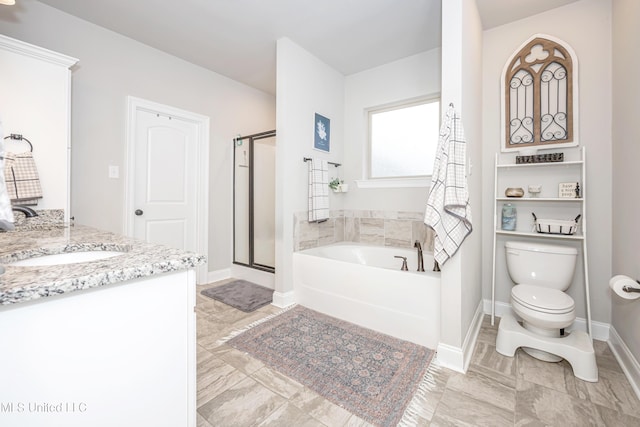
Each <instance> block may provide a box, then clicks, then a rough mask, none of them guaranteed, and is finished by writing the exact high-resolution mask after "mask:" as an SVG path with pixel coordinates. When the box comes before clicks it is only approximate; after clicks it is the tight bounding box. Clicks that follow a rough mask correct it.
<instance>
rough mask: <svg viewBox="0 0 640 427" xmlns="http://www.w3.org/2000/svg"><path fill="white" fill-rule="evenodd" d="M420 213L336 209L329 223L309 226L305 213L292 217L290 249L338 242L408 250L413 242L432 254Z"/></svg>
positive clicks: (427, 230) (430, 234) (330, 214)
mask: <svg viewBox="0 0 640 427" xmlns="http://www.w3.org/2000/svg"><path fill="white" fill-rule="evenodd" d="M423 220H424V213H423V212H403V211H369V210H338V211H331V212H330V213H329V220H328V221H325V222H321V223H310V222H308V220H307V212H298V213H296V214H295V215H294V237H293V239H294V249H295V250H296V251H301V250H304V249H311V248H316V247H318V246H324V245H330V244H332V243H338V242H343V241H346V242H358V243H367V244H373V245H379V246H394V247H400V248H412V247H413V244H414V242H415V241H416V240H417V241H419V242H421V243H422V247H423V250H424V251H426V252H433V233H432V231H431V229H430V228H428V227H427V226H426V225H425V224H424V222H423Z"/></svg>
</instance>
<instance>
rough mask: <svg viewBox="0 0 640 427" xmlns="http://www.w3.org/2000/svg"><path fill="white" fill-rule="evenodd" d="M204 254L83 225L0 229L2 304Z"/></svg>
mask: <svg viewBox="0 0 640 427" xmlns="http://www.w3.org/2000/svg"><path fill="white" fill-rule="evenodd" d="M93 250H116V251H123V252H126V253H124V254H123V255H119V256H115V257H113V258H108V259H103V260H99V261H92V262H85V263H75V264H64V265H53V266H46V267H45V266H39V267H16V266H11V265H10V263H11V262H12V261H17V260H20V259H26V258H32V257H36V256H41V255H49V254H57V253H63V252H77V251H93ZM204 261H205V257H204V256H203V255H198V254H194V253H190V252H185V251H182V250H179V249H173V248H168V247H166V246H161V245H154V244H149V243H145V242H141V241H137V240H134V239H131V238H128V237H124V236H120V235H117V234H113V233H110V232H106V231H102V230H97V229H95V228H91V227H86V226H73V227H50V228H40V229H36V230H30V229H27V230H24V229H22V230H19V231H14V232H9V233H0V265H3V266H4V267H5V269H6V271H5V273H4V274H2V275H0V305H6V304H16V303H21V302H25V301H30V300H34V299H38V298H45V297H48V296H52V295H58V294H63V293H68V292H74V291H78V290H83V289H89V288H96V287H99V286H104V285H109V284H112V283H119V282H125V281H128V280H132V279H137V278H141V277H147V276H152V275H156V274H161V273H166V272H171V271H178V270H186V269H189V268H193V267H196V266H198V265H200V264H202V263H203V262H204Z"/></svg>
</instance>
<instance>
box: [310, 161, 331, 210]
mask: <svg viewBox="0 0 640 427" xmlns="http://www.w3.org/2000/svg"><path fill="white" fill-rule="evenodd" d="M307 164H308V165H309V222H322V221H326V220H328V219H329V165H328V163H327V161H326V160H315V159H311V160H310V161H308V162H307Z"/></svg>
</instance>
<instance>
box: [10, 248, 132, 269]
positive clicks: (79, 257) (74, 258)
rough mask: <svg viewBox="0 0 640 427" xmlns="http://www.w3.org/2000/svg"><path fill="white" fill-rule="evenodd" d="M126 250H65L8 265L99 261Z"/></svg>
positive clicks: (39, 265)
mask: <svg viewBox="0 0 640 427" xmlns="http://www.w3.org/2000/svg"><path fill="white" fill-rule="evenodd" d="M124 253H125V252H119V251H85V252H64V253H61V254H53V255H42V256H36V257H33V258H27V259H21V260H20V261H14V262H12V263H10V264H8V265H13V266H17V267H41V266H47V265H61V264H76V263H80V262H91V261H98V260H101V259H107V258H112V257H114V256H118V255H122V254H124Z"/></svg>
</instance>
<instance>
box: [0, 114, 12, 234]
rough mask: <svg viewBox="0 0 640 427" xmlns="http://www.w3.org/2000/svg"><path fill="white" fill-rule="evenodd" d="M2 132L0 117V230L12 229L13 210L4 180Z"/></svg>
mask: <svg viewBox="0 0 640 427" xmlns="http://www.w3.org/2000/svg"><path fill="white" fill-rule="evenodd" d="M4 154H5V153H4V133H3V130H2V119H0V230H13V211H12V210H11V200H9V195H8V194H7V186H6V184H5V182H4V163H5V162H4Z"/></svg>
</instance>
